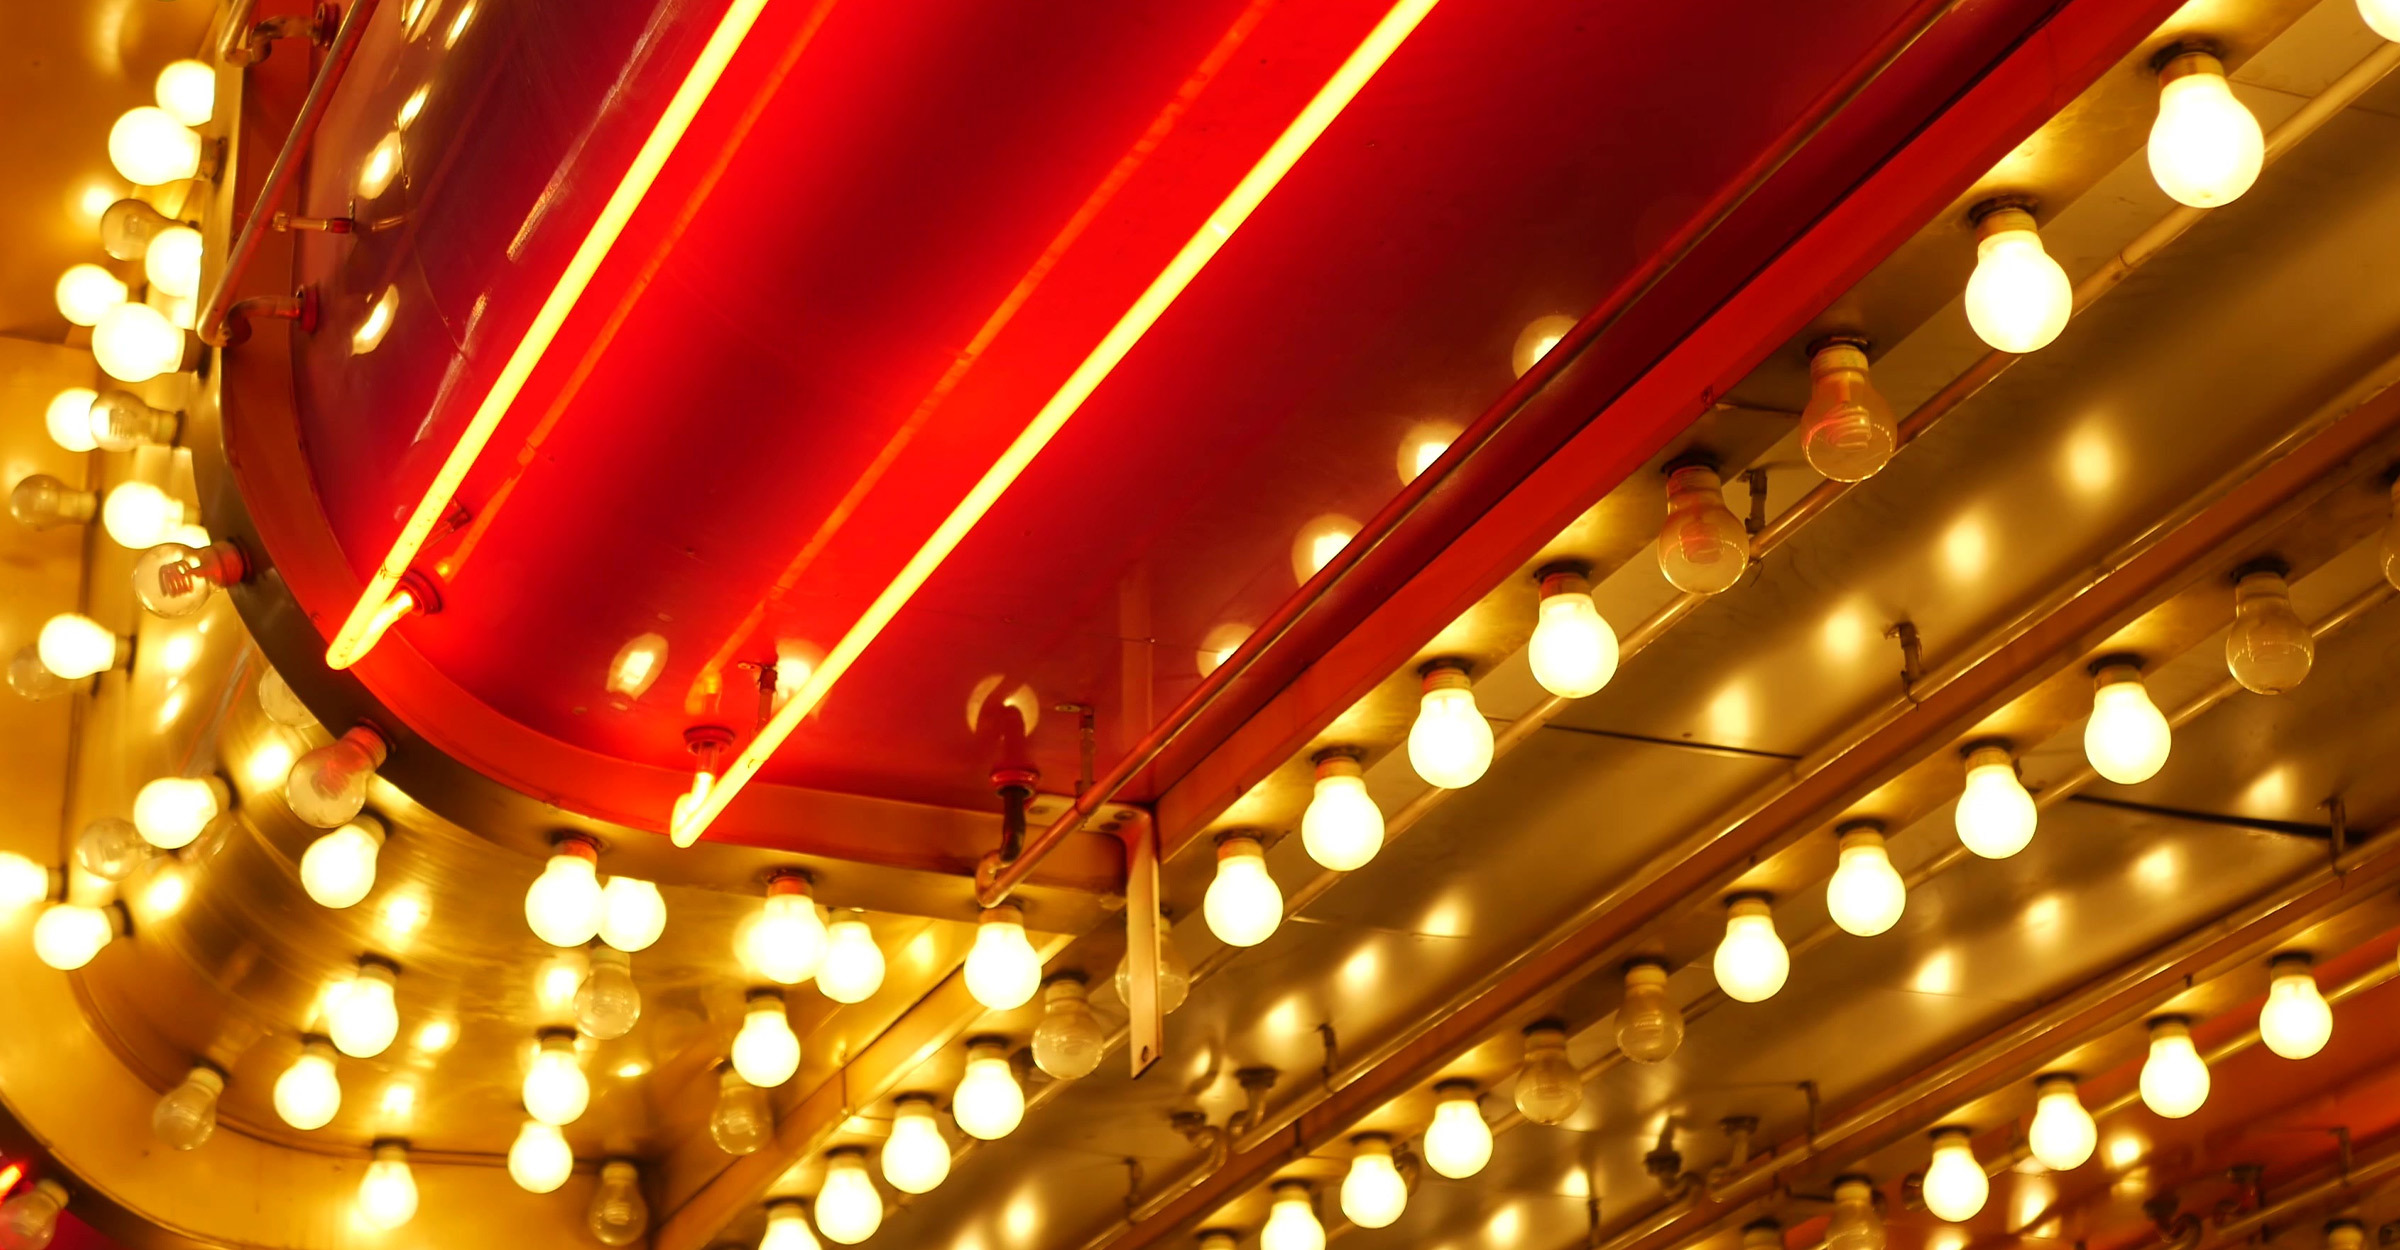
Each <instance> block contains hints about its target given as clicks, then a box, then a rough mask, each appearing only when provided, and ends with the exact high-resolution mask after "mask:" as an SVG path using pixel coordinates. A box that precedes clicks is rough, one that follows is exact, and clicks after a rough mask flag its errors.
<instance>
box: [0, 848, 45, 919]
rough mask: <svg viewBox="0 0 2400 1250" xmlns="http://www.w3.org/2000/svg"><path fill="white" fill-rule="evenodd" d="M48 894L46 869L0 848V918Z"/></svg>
mask: <svg viewBox="0 0 2400 1250" xmlns="http://www.w3.org/2000/svg"><path fill="white" fill-rule="evenodd" d="M48 897H50V870H49V869H47V868H44V867H42V866H41V865H40V864H37V863H35V862H33V861H32V860H30V859H27V858H25V857H24V856H22V855H19V854H17V853H16V852H15V851H0V918H6V917H9V916H13V915H15V914H16V913H18V912H21V911H23V910H25V909H26V908H28V907H31V906H33V905H34V904H35V903H38V902H41V901H42V900H43V899H46V898H48Z"/></svg>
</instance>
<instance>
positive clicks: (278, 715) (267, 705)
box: [258, 669, 317, 729]
mask: <svg viewBox="0 0 2400 1250" xmlns="http://www.w3.org/2000/svg"><path fill="white" fill-rule="evenodd" d="M258 710H259V711H261V712H264V713H266V715H267V719H268V720H271V721H273V722H275V723H276V724H278V725H281V726H283V727H284V728H286V729H312V728H314V727H315V726H316V723H317V714H316V713H314V712H311V711H309V710H308V705H307V704H305V703H302V702H301V701H300V696H299V695H296V694H293V693H292V687H291V684H290V683H289V682H286V681H285V680H284V679H283V674H281V673H278V672H276V671H275V670H274V669H268V670H267V671H266V673H265V675H263V676H261V677H260V678H259V679H258Z"/></svg>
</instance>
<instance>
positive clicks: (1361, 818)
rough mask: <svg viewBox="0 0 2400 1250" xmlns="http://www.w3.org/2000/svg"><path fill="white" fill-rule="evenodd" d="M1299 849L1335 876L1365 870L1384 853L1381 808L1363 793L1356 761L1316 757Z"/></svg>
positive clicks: (1337, 756) (1334, 756) (1363, 783)
mask: <svg viewBox="0 0 2400 1250" xmlns="http://www.w3.org/2000/svg"><path fill="white" fill-rule="evenodd" d="M1300 844H1301V845H1302V846H1304V847H1306V848H1308V857H1309V858H1310V859H1313V860H1315V861H1317V863H1318V864H1320V865H1322V866H1324V867H1326V868H1330V869H1332V870H1334V871H1335V872H1350V871H1352V870H1354V869H1358V868H1363V867H1365V866H1366V864H1367V861H1369V860H1371V859H1374V858H1375V852H1377V851H1379V850H1382V849H1383V809H1381V808H1379V807H1377V806H1375V800H1374V799H1373V798H1372V797H1370V796H1369V795H1368V794H1367V781H1366V772H1365V770H1364V769H1362V768H1360V767H1359V763H1358V760H1357V758H1356V757H1354V756H1351V755H1348V754H1346V753H1340V752H1329V753H1326V754H1323V755H1320V756H1318V757H1317V790H1316V794H1315V796H1314V797H1312V798H1311V799H1309V801H1308V810H1307V811H1305V812H1303V813H1301V815H1300Z"/></svg>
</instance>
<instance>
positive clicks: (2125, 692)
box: [2083, 657, 2174, 786]
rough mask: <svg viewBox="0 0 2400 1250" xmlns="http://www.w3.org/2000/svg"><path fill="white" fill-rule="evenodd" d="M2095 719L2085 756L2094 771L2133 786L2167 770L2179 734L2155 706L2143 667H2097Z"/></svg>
mask: <svg viewBox="0 0 2400 1250" xmlns="http://www.w3.org/2000/svg"><path fill="white" fill-rule="evenodd" d="M2092 685H2093V690H2092V717H2091V719H2090V720H2088V721H2085V722H2084V726H2083V754H2084V757H2085V758H2087V759H2089V760H2090V761H2091V762H2092V769H2093V771H2095V772H2097V773H2099V774H2100V775H2101V776H2103V777H2106V778H2108V779H2109V780H2110V781H2113V782H2116V783H2117V784H2118V785H2121V786H2130V785H2133V784H2135V783H2137V782H2143V781H2148V780H2150V779H2151V778H2152V777H2155V776H2157V775H2158V770H2159V769H2161V768H2164V767H2166V764H2167V751H2168V749H2169V748H2170V747H2172V746H2173V745H2174V731H2173V730H2172V729H2170V728H2169V727H2168V725H2167V718H2166V716H2165V715H2164V714H2162V713H2161V712H2160V711H2159V710H2158V705H2157V704H2155V703H2152V702H2151V701H2150V691H2149V688H2148V687H2146V686H2144V685H2143V684H2142V666H2141V664H2140V663H2139V662H2138V661H2134V660H2131V659H2126V658H2123V657H2117V658H2112V659H2107V660H2102V661H2101V662H2099V663H2098V664H2095V665H2093V666H2092Z"/></svg>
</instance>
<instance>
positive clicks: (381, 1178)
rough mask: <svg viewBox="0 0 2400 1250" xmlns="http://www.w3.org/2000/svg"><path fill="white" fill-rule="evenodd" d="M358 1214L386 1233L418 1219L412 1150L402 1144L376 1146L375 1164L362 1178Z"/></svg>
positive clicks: (391, 1143) (392, 1143)
mask: <svg viewBox="0 0 2400 1250" xmlns="http://www.w3.org/2000/svg"><path fill="white" fill-rule="evenodd" d="M358 1214H359V1216H360V1217H361V1218H362V1219H364V1220H366V1222H367V1223H368V1224H370V1225H373V1226H374V1227H376V1228H380V1229H383V1230H384V1231H386V1232H389V1231H391V1230H392V1229H395V1228H399V1227H401V1226H402V1225H404V1224H407V1223H408V1222H409V1221H410V1220H412V1219H415V1218H416V1215H417V1178H416V1177H415V1176H414V1175H413V1174H411V1173H410V1172H409V1170H408V1147H406V1146H404V1145H401V1144H400V1143H398V1142H388V1141H387V1142H378V1143H376V1145H375V1161H374V1162H373V1163H370V1164H368V1165H367V1174H366V1175H365V1176H363V1177H360V1178H359V1182H358Z"/></svg>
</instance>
